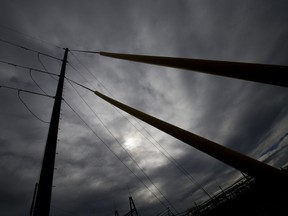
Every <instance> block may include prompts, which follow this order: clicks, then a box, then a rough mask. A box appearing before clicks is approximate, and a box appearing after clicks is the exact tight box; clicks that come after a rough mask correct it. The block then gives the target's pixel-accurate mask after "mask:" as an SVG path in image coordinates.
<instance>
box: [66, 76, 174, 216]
mask: <svg viewBox="0 0 288 216" xmlns="http://www.w3.org/2000/svg"><path fill="white" fill-rule="evenodd" d="M67 81H68V83H69V84H70V85H71V86H72V88H73V89H74V90H75V91H76V93H77V94H78V96H79V97H80V98H81V99H82V101H83V102H84V103H85V104H86V106H87V107H88V108H89V109H90V110H91V111H92V112H93V114H94V115H95V116H96V117H97V119H98V120H99V121H100V122H101V124H102V125H103V127H104V128H105V129H106V130H107V131H108V133H109V134H110V135H111V136H112V137H113V138H114V140H115V141H116V142H117V143H118V144H119V145H120V147H121V148H122V149H123V150H124V151H125V152H126V153H127V155H128V156H129V158H130V159H131V160H132V161H133V162H134V163H135V164H136V166H137V167H138V169H139V170H140V171H141V172H142V173H143V175H144V176H145V177H146V178H147V179H148V181H150V182H151V184H152V185H153V186H154V187H155V188H156V190H157V191H158V192H159V193H160V194H161V196H162V197H163V198H164V199H165V200H166V202H167V203H168V204H169V205H170V206H171V207H172V208H173V209H174V210H175V212H176V213H178V211H177V210H176V208H175V207H174V206H173V204H172V203H171V202H170V201H169V200H168V199H167V198H166V197H165V195H164V194H163V193H162V192H161V190H160V189H159V188H158V187H157V186H156V185H155V184H154V182H153V181H152V179H151V178H150V177H149V176H148V175H147V174H146V173H145V172H144V170H143V169H142V168H141V167H140V165H139V164H138V162H137V161H136V160H135V159H134V158H133V157H132V155H131V154H130V153H129V152H128V151H127V149H125V148H124V146H123V145H122V144H121V142H120V141H119V140H118V139H117V138H116V137H115V136H114V134H113V133H112V132H111V130H110V129H109V128H108V127H107V126H106V125H105V123H104V122H103V121H102V119H101V118H100V117H99V116H98V114H97V113H96V112H95V111H94V110H93V109H92V107H91V106H90V105H89V104H88V103H87V102H86V100H85V99H84V98H83V97H82V96H81V95H80V93H79V92H78V90H77V89H76V88H75V87H74V86H73V85H72V84H71V82H73V83H76V82H75V81H70V79H67Z"/></svg>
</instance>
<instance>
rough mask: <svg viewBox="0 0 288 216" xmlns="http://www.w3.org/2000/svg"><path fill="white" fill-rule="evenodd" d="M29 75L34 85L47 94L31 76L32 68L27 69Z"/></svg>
mask: <svg viewBox="0 0 288 216" xmlns="http://www.w3.org/2000/svg"><path fill="white" fill-rule="evenodd" d="M29 75H30V77H31V79H32V81H33V82H34V83H35V85H37V87H38V88H39V89H40V90H41V91H42V92H43V93H44V94H45V95H48V94H47V93H46V92H45V91H44V90H43V89H42V88H41V87H40V85H39V84H38V83H37V82H36V80H35V79H34V78H33V76H32V70H31V69H30V70H29Z"/></svg>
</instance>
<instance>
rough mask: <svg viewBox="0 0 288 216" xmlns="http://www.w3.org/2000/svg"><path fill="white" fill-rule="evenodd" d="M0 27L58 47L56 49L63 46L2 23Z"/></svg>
mask: <svg viewBox="0 0 288 216" xmlns="http://www.w3.org/2000/svg"><path fill="white" fill-rule="evenodd" d="M0 27H1V28H4V29H7V30H9V31H13V32H16V33H17V34H21V35H24V36H25V37H30V38H31V39H33V40H38V41H39V42H41V43H43V44H47V45H50V46H54V47H56V48H58V49H63V47H60V46H58V45H55V44H53V43H50V42H47V41H45V40H43V39H40V38H37V37H35V36H32V35H29V34H27V33H24V32H21V31H19V30H16V29H13V28H10V27H7V26H4V25H0Z"/></svg>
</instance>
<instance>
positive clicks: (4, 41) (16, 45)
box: [0, 38, 62, 61]
mask: <svg viewBox="0 0 288 216" xmlns="http://www.w3.org/2000/svg"><path fill="white" fill-rule="evenodd" d="M0 42H3V43H6V44H9V45H11V46H15V47H18V48H21V49H24V50H26V51H30V52H34V53H37V54H41V55H43V56H47V57H49V58H52V59H56V60H58V61H62V59H60V58H57V57H55V56H52V55H49V54H46V53H43V52H40V51H37V50H34V49H30V48H27V47H24V46H21V45H18V44H16V43H12V42H10V41H7V40H4V39H1V38H0Z"/></svg>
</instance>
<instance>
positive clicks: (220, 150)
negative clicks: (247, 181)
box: [94, 91, 288, 183]
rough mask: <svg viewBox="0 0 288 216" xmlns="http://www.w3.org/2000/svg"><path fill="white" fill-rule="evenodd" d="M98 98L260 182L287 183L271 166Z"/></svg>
mask: <svg viewBox="0 0 288 216" xmlns="http://www.w3.org/2000/svg"><path fill="white" fill-rule="evenodd" d="M94 93H95V94H96V95H97V96H98V97H100V98H102V99H103V100H105V101H106V102H108V103H110V104H112V105H114V106H116V107H118V108H119V109H121V110H123V111H125V112H127V113H129V114H131V115H133V116H135V117H136V118H138V119H140V120H142V121H144V122H146V123H148V124H150V125H152V126H154V127H156V128H158V129H159V130H161V131H163V132H165V133H167V134H169V135H171V136H173V137H175V138H177V139H179V140H181V141H183V142H184V143H186V144H188V145H190V146H192V147H194V148H196V149H198V150H200V151H202V152H204V153H206V154H208V155H210V156H212V157H214V158H216V159H218V160H220V161H222V162H224V163H226V164H228V165H230V166H232V167H234V168H236V169H238V170H240V171H242V172H244V173H246V174H248V175H250V176H252V177H254V178H256V179H257V180H260V181H262V182H266V183H267V182H269V181H271V180H272V181H273V182H275V181H276V182H281V183H283V182H285V181H286V182H287V181H288V174H287V173H285V172H283V171H281V170H278V169H276V168H274V167H272V166H269V165H267V164H265V163H262V162H260V161H258V160H256V159H253V158H251V157H248V156H246V155H244V154H241V153H239V152H237V151H234V150H231V149H229V148H227V147H225V146H222V145H219V144H218V143H215V142H213V141H210V140H208V139H205V138H203V137H200V136H198V135H196V134H193V133H191V132H189V131H186V130H184V129H181V128H179V127H177V126H174V125H172V124H169V123H167V122H165V121H162V120H160V119H157V118H155V117H153V116H151V115H148V114H146V113H144V112H141V111H139V110H137V109H134V108H132V107H129V106H127V105H125V104H123V103H120V102H118V101H116V100H114V99H112V98H110V97H107V96H105V95H103V94H101V93H100V92H98V91H95V92H94Z"/></svg>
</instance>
